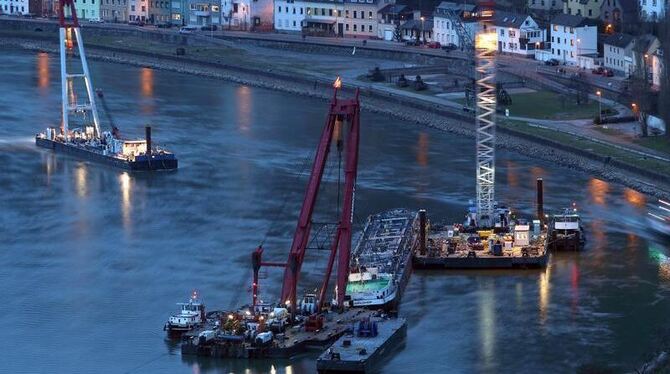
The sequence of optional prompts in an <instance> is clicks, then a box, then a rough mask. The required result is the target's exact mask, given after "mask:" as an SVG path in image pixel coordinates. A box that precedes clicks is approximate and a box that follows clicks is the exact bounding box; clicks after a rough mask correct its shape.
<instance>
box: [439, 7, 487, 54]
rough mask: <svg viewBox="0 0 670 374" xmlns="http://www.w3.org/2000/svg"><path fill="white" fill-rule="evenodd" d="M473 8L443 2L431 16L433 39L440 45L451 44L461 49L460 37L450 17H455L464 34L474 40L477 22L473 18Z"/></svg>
mask: <svg viewBox="0 0 670 374" xmlns="http://www.w3.org/2000/svg"><path fill="white" fill-rule="evenodd" d="M474 11H475V6H474V5H471V4H462V3H453V2H448V1H443V2H441V3H440V5H438V6H437V8H436V9H435V13H434V14H433V32H434V39H435V41H436V42H439V43H440V44H442V45H449V44H453V45H455V46H457V47H462V42H461V40H460V36H459V35H458V32H457V28H456V25H454V22H453V20H452V18H451V16H450V15H454V16H457V17H458V19H459V20H460V22H461V23H462V24H463V26H464V28H465V32H467V33H468V34H469V35H470V38H471V40H474V35H475V30H476V29H477V21H476V20H475V19H474V17H473V12H474Z"/></svg>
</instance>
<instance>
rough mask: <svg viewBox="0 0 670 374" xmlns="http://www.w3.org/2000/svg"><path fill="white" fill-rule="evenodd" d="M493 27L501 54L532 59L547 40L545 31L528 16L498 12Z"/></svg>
mask: <svg viewBox="0 0 670 374" xmlns="http://www.w3.org/2000/svg"><path fill="white" fill-rule="evenodd" d="M493 25H494V27H495V29H496V33H497V34H498V52H501V53H511V54H516V55H521V56H526V57H532V56H534V55H535V49H536V48H540V47H541V45H542V43H543V42H544V40H545V30H544V29H543V28H541V27H540V26H539V24H538V23H537V22H536V21H535V20H534V19H533V18H532V17H531V16H528V15H522V14H514V13H507V12H496V13H495V16H494V19H493Z"/></svg>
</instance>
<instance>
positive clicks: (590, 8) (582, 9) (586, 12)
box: [563, 0, 606, 19]
mask: <svg viewBox="0 0 670 374" xmlns="http://www.w3.org/2000/svg"><path fill="white" fill-rule="evenodd" d="M603 1H606V0H564V2H563V13H565V14H569V15H574V16H582V17H586V18H593V19H598V18H599V17H600V7H601V5H602V3H603Z"/></svg>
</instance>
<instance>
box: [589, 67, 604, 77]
mask: <svg viewBox="0 0 670 374" xmlns="http://www.w3.org/2000/svg"><path fill="white" fill-rule="evenodd" d="M604 72H605V69H603V67H602V66H598V67H597V68H595V69H593V70H591V73H593V74H598V75H600V74H603V73H604Z"/></svg>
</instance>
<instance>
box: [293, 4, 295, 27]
mask: <svg viewBox="0 0 670 374" xmlns="http://www.w3.org/2000/svg"><path fill="white" fill-rule="evenodd" d="M293 14H295V7H293ZM293 23H295V22H293ZM294 26H295V25H294Z"/></svg>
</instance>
